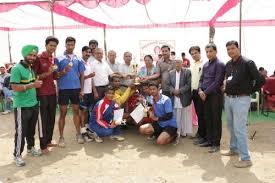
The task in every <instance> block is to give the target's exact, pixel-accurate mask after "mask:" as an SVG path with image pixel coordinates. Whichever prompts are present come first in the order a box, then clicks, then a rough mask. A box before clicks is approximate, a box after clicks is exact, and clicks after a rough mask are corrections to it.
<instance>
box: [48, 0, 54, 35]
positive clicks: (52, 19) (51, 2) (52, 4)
mask: <svg viewBox="0 0 275 183" xmlns="http://www.w3.org/2000/svg"><path fill="white" fill-rule="evenodd" d="M54 2H55V0H49V3H50V7H51V25H52V36H54V35H55V34H54V17H53V6H54Z"/></svg>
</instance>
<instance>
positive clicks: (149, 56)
mask: <svg viewBox="0 0 275 183" xmlns="http://www.w3.org/2000/svg"><path fill="white" fill-rule="evenodd" d="M146 57H148V58H150V59H151V60H153V57H152V56H151V55H145V57H144V60H145V58H146Z"/></svg>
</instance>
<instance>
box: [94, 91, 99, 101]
mask: <svg viewBox="0 0 275 183" xmlns="http://www.w3.org/2000/svg"><path fill="white" fill-rule="evenodd" d="M94 99H95V100H97V99H99V95H98V93H97V92H94Z"/></svg>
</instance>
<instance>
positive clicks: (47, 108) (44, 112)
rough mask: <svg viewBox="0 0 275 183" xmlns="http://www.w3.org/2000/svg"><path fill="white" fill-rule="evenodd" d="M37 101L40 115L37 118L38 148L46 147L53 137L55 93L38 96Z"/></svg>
mask: <svg viewBox="0 0 275 183" xmlns="http://www.w3.org/2000/svg"><path fill="white" fill-rule="evenodd" d="M39 102H40V117H41V118H40V119H39V120H38V131H39V138H40V148H41V149H46V148H47V145H48V144H49V143H51V141H52V137H53V130H54V124H55V114H56V95H46V96H39Z"/></svg>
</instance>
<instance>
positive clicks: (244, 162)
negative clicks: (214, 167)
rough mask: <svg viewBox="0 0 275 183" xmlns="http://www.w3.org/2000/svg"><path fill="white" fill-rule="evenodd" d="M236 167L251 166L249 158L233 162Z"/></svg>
mask: <svg viewBox="0 0 275 183" xmlns="http://www.w3.org/2000/svg"><path fill="white" fill-rule="evenodd" d="M234 166H235V167H236V168H247V167H250V166H252V162H251V161H250V160H240V161H237V162H236V163H234Z"/></svg>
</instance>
